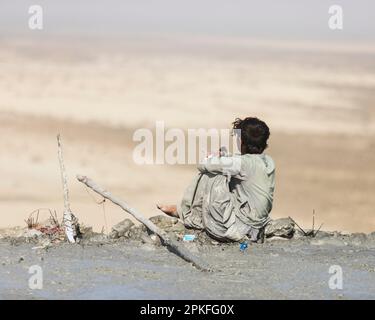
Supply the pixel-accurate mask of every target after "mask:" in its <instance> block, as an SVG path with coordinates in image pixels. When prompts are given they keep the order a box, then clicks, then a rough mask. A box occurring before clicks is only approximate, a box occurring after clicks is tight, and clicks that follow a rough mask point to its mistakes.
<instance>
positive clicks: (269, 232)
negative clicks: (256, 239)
mask: <svg viewBox="0 0 375 320" xmlns="http://www.w3.org/2000/svg"><path fill="white" fill-rule="evenodd" d="M265 234H266V237H267V238H269V237H274V236H276V237H283V238H289V239H290V238H292V237H293V234H294V223H293V221H292V220H291V219H290V218H281V219H276V220H272V221H270V222H269V223H268V224H267V225H266V228H265Z"/></svg>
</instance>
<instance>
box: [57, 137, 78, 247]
mask: <svg viewBox="0 0 375 320" xmlns="http://www.w3.org/2000/svg"><path fill="white" fill-rule="evenodd" d="M57 149H58V157H59V163H60V172H61V182H62V186H63V193H64V214H63V224H64V228H65V234H66V237H67V238H68V240H69V242H70V243H75V242H76V241H75V239H74V233H75V232H74V226H73V215H72V211H71V210H70V203H69V189H68V182H67V180H68V179H67V175H66V171H65V166H64V158H63V153H62V146H61V139H60V134H58V135H57Z"/></svg>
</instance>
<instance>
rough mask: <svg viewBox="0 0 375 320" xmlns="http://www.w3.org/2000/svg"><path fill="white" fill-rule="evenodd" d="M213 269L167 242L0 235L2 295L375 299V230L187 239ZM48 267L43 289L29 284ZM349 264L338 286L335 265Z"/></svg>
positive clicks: (3, 296) (345, 266) (109, 297)
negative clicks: (36, 271) (241, 240)
mask: <svg viewBox="0 0 375 320" xmlns="http://www.w3.org/2000/svg"><path fill="white" fill-rule="evenodd" d="M187 245H188V247H189V249H190V250H192V251H193V252H195V254H197V255H199V256H201V257H202V258H203V259H205V260H206V261H207V262H209V263H210V264H211V265H212V266H214V268H215V271H214V272H211V273H207V272H202V271H198V270H197V269H195V268H194V267H193V266H192V265H190V264H188V263H186V262H185V261H184V260H182V259H180V258H179V257H177V256H176V255H174V254H172V253H170V252H169V251H168V250H167V249H165V247H161V246H156V245H153V244H150V243H142V242H141V241H136V240H120V241H112V242H111V241H108V240H106V239H105V238H103V237H100V236H99V237H98V236H97V237H96V239H94V238H93V239H92V240H91V241H89V242H86V243H84V242H82V243H81V244H79V245H68V244H60V245H57V246H53V247H50V248H48V249H47V250H46V249H34V250H33V249H32V247H33V246H34V245H33V244H31V243H29V244H27V243H21V244H16V243H14V244H11V243H10V242H9V241H7V240H4V239H3V240H1V241H0V257H1V258H0V279H1V282H0V299H374V298H375V269H374V266H375V235H374V234H371V235H368V236H365V235H358V234H357V235H351V236H349V235H341V234H339V233H335V234H331V235H328V234H325V233H321V234H320V235H318V236H317V238H315V239H310V238H300V239H293V240H278V239H276V240H269V239H268V240H267V241H266V242H265V243H264V244H252V245H250V246H249V248H248V249H246V250H245V251H244V252H241V251H240V250H239V246H238V244H215V245H213V244H207V243H206V244H200V243H199V242H195V243H189V244H187ZM32 265H39V266H41V267H42V269H43V277H44V281H43V289H41V290H38V289H35V290H31V289H29V286H28V279H29V277H30V276H31V275H30V274H29V273H28V270H29V267H30V266H32ZM332 265H339V266H340V267H341V268H342V271H343V289H342V290H340V289H336V290H332V289H330V288H329V285H328V281H329V279H330V277H331V276H332V274H330V273H329V268H330V266H332Z"/></svg>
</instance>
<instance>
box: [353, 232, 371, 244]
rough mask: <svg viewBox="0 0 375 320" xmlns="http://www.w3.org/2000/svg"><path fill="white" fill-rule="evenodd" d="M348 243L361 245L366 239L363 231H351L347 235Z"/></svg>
mask: <svg viewBox="0 0 375 320" xmlns="http://www.w3.org/2000/svg"><path fill="white" fill-rule="evenodd" d="M349 239H350V243H351V244H352V245H354V246H361V245H363V244H364V243H366V241H367V237H366V235H365V234H364V233H353V234H351V235H350V237H349Z"/></svg>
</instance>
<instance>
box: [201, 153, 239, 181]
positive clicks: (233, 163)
mask: <svg viewBox="0 0 375 320" xmlns="http://www.w3.org/2000/svg"><path fill="white" fill-rule="evenodd" d="M241 162H242V159H241V156H231V157H210V158H206V159H205V160H204V161H203V162H201V163H200V164H198V170H199V171H200V172H210V173H213V174H223V175H226V176H231V177H233V176H243V175H242V174H241Z"/></svg>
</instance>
